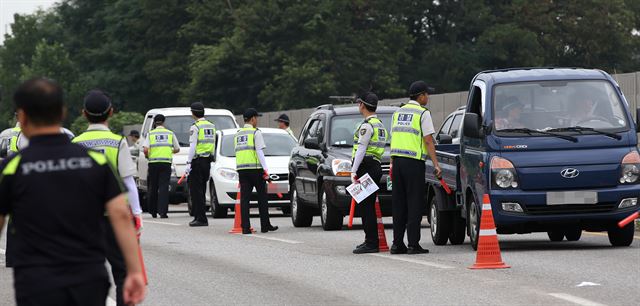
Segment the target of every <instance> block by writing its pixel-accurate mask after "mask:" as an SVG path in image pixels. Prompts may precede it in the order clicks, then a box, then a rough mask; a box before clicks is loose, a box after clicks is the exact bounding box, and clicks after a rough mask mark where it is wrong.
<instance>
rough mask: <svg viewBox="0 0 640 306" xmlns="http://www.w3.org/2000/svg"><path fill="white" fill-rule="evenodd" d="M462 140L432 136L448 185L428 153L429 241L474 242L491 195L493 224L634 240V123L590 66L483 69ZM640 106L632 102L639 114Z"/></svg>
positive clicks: (637, 162) (637, 171)
mask: <svg viewBox="0 0 640 306" xmlns="http://www.w3.org/2000/svg"><path fill="white" fill-rule="evenodd" d="M464 113H465V114H464V119H463V123H462V136H461V139H460V144H451V136H450V135H446V134H440V135H438V136H437V138H438V139H439V144H438V145H437V146H436V152H435V153H436V156H437V158H438V161H439V163H440V167H441V168H442V171H443V179H444V181H445V182H446V183H447V185H449V187H450V188H451V189H452V191H453V192H452V193H451V194H447V193H445V191H444V190H443V188H442V186H441V184H440V182H439V180H438V179H436V178H435V177H434V175H433V174H432V173H433V164H432V163H431V162H430V161H428V162H427V171H426V181H427V187H428V188H427V190H428V192H427V200H428V202H427V203H428V205H429V207H428V208H429V212H428V215H429V221H430V223H431V237H432V239H433V241H434V243H435V244H437V245H443V244H446V243H447V241H449V242H450V243H451V244H461V243H463V242H464V240H465V238H466V236H467V235H468V236H469V238H470V240H471V245H472V246H473V248H474V249H475V248H477V243H478V232H479V227H480V225H479V220H480V214H481V209H480V208H481V206H480V205H481V204H482V198H483V195H484V194H488V195H489V197H490V199H491V207H492V210H493V214H494V219H495V223H496V228H497V232H498V233H499V234H525V233H532V232H547V234H548V236H549V239H550V240H551V241H562V240H563V239H565V238H566V239H567V240H569V241H576V240H579V239H580V236H581V234H582V231H583V230H587V231H607V232H608V236H609V241H610V242H611V244H612V245H613V246H628V245H630V244H631V242H632V241H633V235H634V224H633V222H632V223H630V224H629V225H628V226H626V227H624V228H618V227H617V226H616V223H617V222H618V221H620V220H622V219H623V218H624V217H626V216H628V215H630V214H632V213H633V212H636V211H638V210H639V206H638V197H639V196H640V185H638V184H639V183H640V180H639V179H638V177H639V176H640V155H639V154H638V148H637V144H638V139H637V132H638V131H639V128H638V125H637V124H636V123H634V121H633V116H632V113H631V109H630V108H629V104H628V103H627V101H626V100H625V97H624V95H623V94H622V91H621V90H620V87H619V86H618V84H617V83H616V82H615V81H614V80H613V79H612V78H611V76H610V75H608V74H607V73H605V72H603V71H600V70H590V69H573V68H571V69H564V68H563V69H559V68H531V69H505V70H493V71H484V72H481V73H479V74H477V75H476V76H475V77H474V78H473V81H472V82H471V87H470V91H469V98H468V101H467V105H466V108H465V109H464ZM638 113H639V110H636V118H638V117H637V116H638Z"/></svg>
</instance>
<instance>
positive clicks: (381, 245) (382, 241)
mask: <svg viewBox="0 0 640 306" xmlns="http://www.w3.org/2000/svg"><path fill="white" fill-rule="evenodd" d="M376 218H377V219H378V249H379V250H380V252H387V251H389V246H388V245H387V236H386V235H385V234H384V223H382V211H381V210H380V201H379V200H378V196H376Z"/></svg>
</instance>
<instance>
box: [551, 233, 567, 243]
mask: <svg viewBox="0 0 640 306" xmlns="http://www.w3.org/2000/svg"><path fill="white" fill-rule="evenodd" d="M547 236H549V240H551V241H554V242H558V241H562V240H563V239H564V232H563V231H549V232H547Z"/></svg>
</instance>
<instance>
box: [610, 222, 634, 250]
mask: <svg viewBox="0 0 640 306" xmlns="http://www.w3.org/2000/svg"><path fill="white" fill-rule="evenodd" d="M634 232H635V222H631V223H629V224H627V226H625V227H623V228H619V227H618V226H617V225H616V226H615V227H613V228H612V229H610V230H609V232H608V233H607V234H608V236H609V242H610V243H611V245H612V246H616V247H622V246H630V245H631V243H632V242H633V235H634Z"/></svg>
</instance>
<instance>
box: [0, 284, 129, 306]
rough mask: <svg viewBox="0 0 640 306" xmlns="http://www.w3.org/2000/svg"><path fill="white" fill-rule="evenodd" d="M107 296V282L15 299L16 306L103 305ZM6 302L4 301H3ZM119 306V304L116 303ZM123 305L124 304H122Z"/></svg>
mask: <svg viewBox="0 0 640 306" xmlns="http://www.w3.org/2000/svg"><path fill="white" fill-rule="evenodd" d="M108 294H109V282H108V281H95V282H90V283H82V284H78V285H74V286H69V287H62V288H58V289H55V290H50V291H46V292H43V293H40V294H35V295H30V296H25V297H19V298H17V304H18V306H42V305H65V306H85V305H105V304H106V301H107V295H108ZM5 302H6V301H5ZM118 305H120V302H118ZM122 305H124V304H122Z"/></svg>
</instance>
